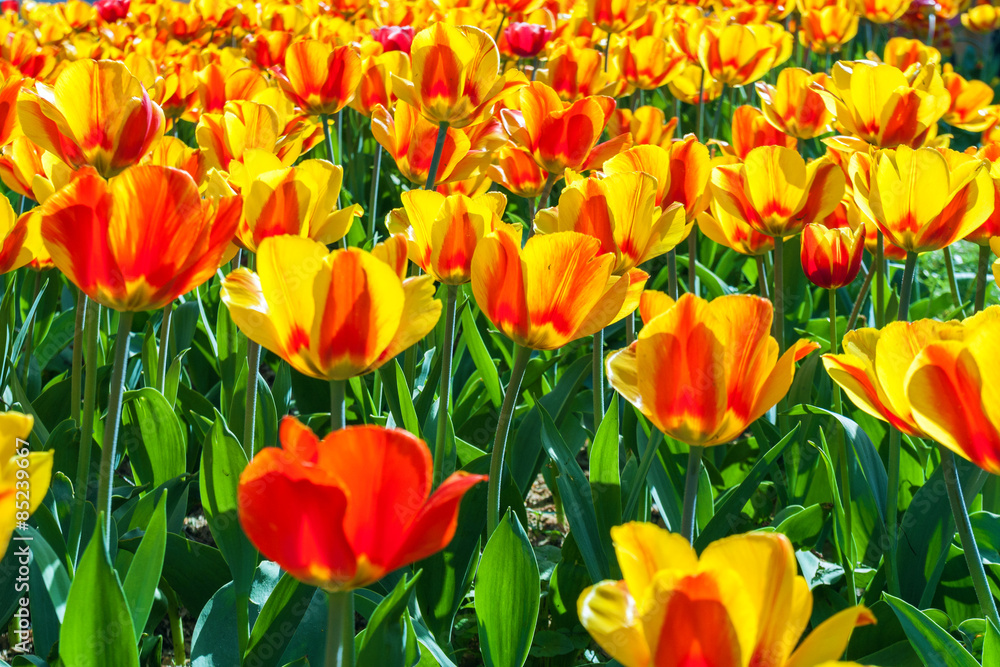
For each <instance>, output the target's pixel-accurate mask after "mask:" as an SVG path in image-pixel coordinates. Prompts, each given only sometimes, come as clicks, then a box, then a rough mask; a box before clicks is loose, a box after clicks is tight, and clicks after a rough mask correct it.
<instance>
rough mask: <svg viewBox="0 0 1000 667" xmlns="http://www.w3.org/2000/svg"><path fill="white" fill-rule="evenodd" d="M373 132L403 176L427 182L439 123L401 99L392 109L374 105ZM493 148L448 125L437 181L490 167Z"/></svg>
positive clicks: (475, 173) (462, 176)
mask: <svg viewBox="0 0 1000 667" xmlns="http://www.w3.org/2000/svg"><path fill="white" fill-rule="evenodd" d="M466 129H469V130H472V129H475V128H468V127H467V128H466ZM372 135H374V137H375V140H376V141H378V142H379V144H381V145H382V147H383V148H384V149H385V150H386V151H387V152H388V153H389V155H391V156H392V158H393V160H395V161H396V167H397V168H398V169H399V172H400V173H401V174H402V175H403V176H404V177H406V178H407V179H409V180H410V182H412V183H416V184H418V185H423V184H424V183H426V182H427V176H428V174H429V172H430V166H431V159H432V158H433V157H434V144H435V142H436V141H437V135H438V127H437V126H435V125H432V124H431V123H429V122H428V121H427V120H426V119H424V117H423V116H421V115H420V112H419V111H417V110H416V109H415V108H413V107H412V106H410V105H409V104H407V103H406V102H404V101H402V100H400V101H398V102H397V103H396V108H395V110H393V111H392V112H390V111H389V110H388V109H386V108H385V107H383V106H381V105H378V106H376V107H375V109H374V111H373V112H372ZM490 152H491V151H490V150H489V149H488V147H477V146H474V145H473V143H472V141H471V139H470V137H469V135H468V134H467V133H466V132H465V131H463V130H459V129H456V128H453V127H450V126H449V127H448V128H447V130H446V133H445V138H444V144H443V148H442V150H441V159H440V162H439V163H438V170H437V176H436V178H435V179H434V182H435V183H436V184H442V183H450V182H452V181H462V180H465V179H468V178H473V177H474V176H477V175H478V174H480V173H481V172H483V171H484V170H485V169H487V168H488V166H489V164H490Z"/></svg>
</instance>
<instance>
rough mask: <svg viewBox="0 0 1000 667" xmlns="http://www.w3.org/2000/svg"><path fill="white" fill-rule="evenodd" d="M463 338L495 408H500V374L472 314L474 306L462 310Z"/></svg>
mask: <svg viewBox="0 0 1000 667" xmlns="http://www.w3.org/2000/svg"><path fill="white" fill-rule="evenodd" d="M462 338H464V339H465V344H466V345H467V346H468V347H469V355H470V356H471V357H472V362H473V363H474V364H475V365H476V369H477V370H478V371H479V374H480V375H481V376H482V378H483V384H484V385H485V386H486V393H487V394H488V395H489V397H490V402H492V403H493V407H494V408H499V407H500V404H501V403H502V402H503V392H502V391H501V390H500V374H499V373H498V372H497V365H496V363H495V362H494V361H493V357H491V356H490V353H489V351H488V350H487V349H486V343H484V342H483V337H482V336H481V335H480V333H479V329H477V328H476V317H475V315H473V314H472V308H466V309H464V310H463V311H462Z"/></svg>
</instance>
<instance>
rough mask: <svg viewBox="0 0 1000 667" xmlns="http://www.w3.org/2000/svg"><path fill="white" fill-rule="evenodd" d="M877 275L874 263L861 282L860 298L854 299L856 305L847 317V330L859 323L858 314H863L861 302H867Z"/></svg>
mask: <svg viewBox="0 0 1000 667" xmlns="http://www.w3.org/2000/svg"><path fill="white" fill-rule="evenodd" d="M874 277H875V265H872V266H871V268H869V269H868V271H866V272H865V279H864V281H862V283H861V289H860V290H859V291H858V298H857V299H855V300H854V307H853V308H851V316H850V317H848V318H847V331H850V330H851V329H853V328H854V325H855V324H857V321H858V315H860V314H861V304H863V303H864V302H865V297H866V296H867V295H868V290H869V289H871V286H872V278H874Z"/></svg>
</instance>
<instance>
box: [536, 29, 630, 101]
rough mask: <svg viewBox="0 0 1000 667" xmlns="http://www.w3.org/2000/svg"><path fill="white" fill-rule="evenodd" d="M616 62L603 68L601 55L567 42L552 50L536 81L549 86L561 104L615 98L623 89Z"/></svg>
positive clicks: (613, 60)
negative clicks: (598, 98)
mask: <svg viewBox="0 0 1000 667" xmlns="http://www.w3.org/2000/svg"><path fill="white" fill-rule="evenodd" d="M617 68H618V65H617V62H616V61H615V59H612V61H611V62H609V63H608V68H607V69H605V67H604V54H603V53H600V52H598V51H595V50H594V49H588V48H583V47H578V46H576V45H575V44H573V43H572V42H566V43H562V44H559V45H558V46H555V47H553V48H552V49H551V50H550V51H549V57H548V59H547V60H546V61H545V67H544V68H542V69H539V70H538V71H537V73H536V75H535V81H537V82H539V83H544V84H545V85H547V86H551V87H552V89H553V90H555V91H556V93H557V94H558V95H559V99H561V100H563V101H564V102H576V101H577V100H581V99H583V98H585V97H589V96H592V95H605V96H608V97H618V96H619V95H621V94H623V93H624V91H625V88H626V82H625V79H624V78H623V77H622V76H620V73H619V72H617V71H616V70H617Z"/></svg>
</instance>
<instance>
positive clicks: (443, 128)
mask: <svg viewBox="0 0 1000 667" xmlns="http://www.w3.org/2000/svg"><path fill="white" fill-rule="evenodd" d="M447 136H448V122H447V121H444V120H443V121H441V123H440V124H439V125H438V133H437V140H436V141H435V142H434V155H432V156H431V166H430V168H429V169H428V170H427V182H426V183H425V184H424V190H433V189H434V183H435V180H434V179H436V178H437V172H438V164H439V163H440V162H441V153H442V152H443V151H444V140H445V138H447Z"/></svg>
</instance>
